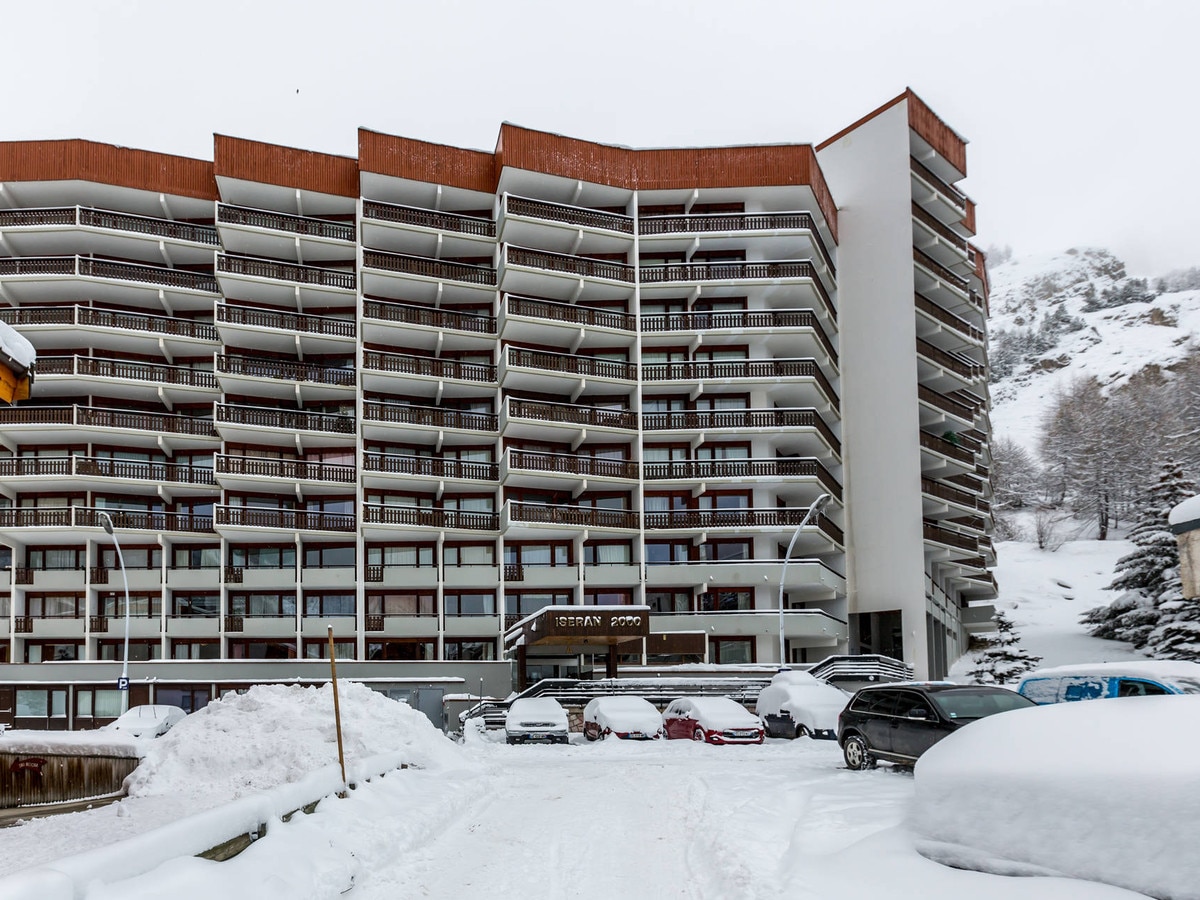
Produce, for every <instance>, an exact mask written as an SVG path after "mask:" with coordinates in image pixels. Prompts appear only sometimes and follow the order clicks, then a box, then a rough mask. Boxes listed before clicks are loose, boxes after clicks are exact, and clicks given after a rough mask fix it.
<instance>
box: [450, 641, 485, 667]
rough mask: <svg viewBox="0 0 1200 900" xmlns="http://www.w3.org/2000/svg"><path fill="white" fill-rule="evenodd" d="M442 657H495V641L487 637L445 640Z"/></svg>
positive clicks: (467, 658)
mask: <svg viewBox="0 0 1200 900" xmlns="http://www.w3.org/2000/svg"><path fill="white" fill-rule="evenodd" d="M444 646H445V654H444V656H443V658H444V659H459V660H465V661H472V662H474V661H482V660H489V659H495V658H496V642H495V641H494V640H491V639H489V638H481V639H477V640H470V639H468V640H464V641H446V643H445V645H444Z"/></svg>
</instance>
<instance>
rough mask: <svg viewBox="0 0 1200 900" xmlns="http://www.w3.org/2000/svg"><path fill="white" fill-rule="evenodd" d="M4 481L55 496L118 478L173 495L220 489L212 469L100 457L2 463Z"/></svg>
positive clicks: (6, 461)
mask: <svg viewBox="0 0 1200 900" xmlns="http://www.w3.org/2000/svg"><path fill="white" fill-rule="evenodd" d="M0 478H2V479H4V480H5V482H6V483H9V484H13V485H16V484H18V483H19V482H22V481H27V480H29V479H33V480H32V481H29V482H28V484H27V485H26V486H25V488H24V490H27V491H35V492H53V491H56V490H70V489H71V488H73V487H82V485H78V484H76V483H75V482H77V481H79V480H80V479H85V480H86V481H87V482H90V481H91V480H92V479H95V478H114V479H123V480H127V481H132V482H136V483H137V484H138V486H139V487H140V486H143V485H145V484H164V485H171V486H172V494H197V493H199V494H207V493H212V492H211V491H208V490H200V491H187V490H184V491H178V490H174V488H186V487H189V486H194V487H198V488H211V487H213V486H215V485H216V480H215V479H214V478H213V472H212V469H204V468H201V467H199V466H185V465H179V464H177V463H166V462H161V463H160V462H156V463H150V462H131V461H129V460H122V459H113V458H111V457H99V456H66V457H54V458H47V457H16V458H9V459H0Z"/></svg>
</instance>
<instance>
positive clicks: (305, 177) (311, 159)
mask: <svg viewBox="0 0 1200 900" xmlns="http://www.w3.org/2000/svg"><path fill="white" fill-rule="evenodd" d="M213 172H214V174H216V175H220V176H223V177H226V178H237V179H240V180H242V181H254V182H258V183H259V184H277V185H281V186H282V187H288V188H294V189H296V190H304V191H316V192H318V193H321V194H333V195H335V196H338V197H357V196H358V160H356V159H355V158H354V157H352V156H335V155H333V154H331V153H318V152H317V151H315V150H298V149H296V148H295V147H283V146H280V145H279V144H265V143H263V142H261V141H251V140H246V139H245V138H235V137H228V136H226V135H223V134H214V135H213Z"/></svg>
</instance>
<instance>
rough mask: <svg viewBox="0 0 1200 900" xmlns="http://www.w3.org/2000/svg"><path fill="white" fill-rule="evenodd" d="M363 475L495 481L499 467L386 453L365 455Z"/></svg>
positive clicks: (491, 464) (466, 461)
mask: <svg viewBox="0 0 1200 900" xmlns="http://www.w3.org/2000/svg"><path fill="white" fill-rule="evenodd" d="M363 471H364V472H383V473H386V474H389V475H423V476H429V477H431V478H458V479H466V480H471V481H495V480H496V479H497V478H498V477H499V466H497V465H496V463H489V462H471V461H469V460H460V459H441V458H439V457H431V456H400V455H396V454H387V453H365V454H363Z"/></svg>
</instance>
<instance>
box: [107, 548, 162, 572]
mask: <svg viewBox="0 0 1200 900" xmlns="http://www.w3.org/2000/svg"><path fill="white" fill-rule="evenodd" d="M121 554H122V556H124V557H125V568H126V569H139V570H140V569H158V568H161V567H162V548H161V547H122V548H121ZM120 566H121V560H120V559H118V558H117V551H116V548H114V547H103V548H101V550H100V567H101V568H102V569H118V568H120Z"/></svg>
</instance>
